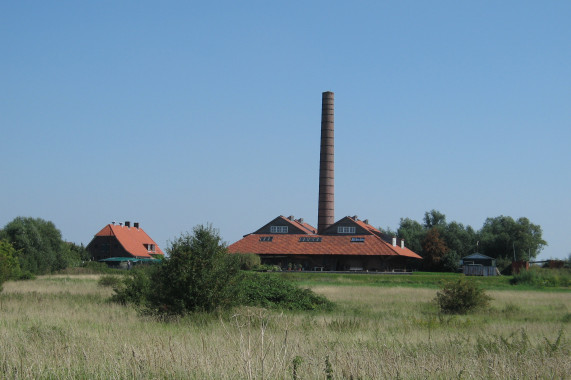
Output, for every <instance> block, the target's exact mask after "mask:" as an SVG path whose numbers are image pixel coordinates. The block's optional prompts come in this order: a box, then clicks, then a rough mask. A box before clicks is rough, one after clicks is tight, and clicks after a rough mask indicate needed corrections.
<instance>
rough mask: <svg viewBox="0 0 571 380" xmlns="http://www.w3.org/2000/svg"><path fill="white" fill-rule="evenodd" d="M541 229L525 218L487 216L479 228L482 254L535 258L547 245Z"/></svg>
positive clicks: (504, 257) (506, 258)
mask: <svg viewBox="0 0 571 380" xmlns="http://www.w3.org/2000/svg"><path fill="white" fill-rule="evenodd" d="M541 235H542V230H541V227H540V226H539V225H535V224H533V223H531V222H530V221H529V219H527V218H519V219H517V220H514V219H513V218H512V217H509V216H503V215H502V216H498V217H496V218H488V219H486V221H485V222H484V226H483V227H482V229H481V230H480V241H481V243H482V251H483V253H484V254H486V255H488V256H490V257H494V258H497V259H504V260H508V259H509V260H511V259H513V258H514V256H515V259H516V260H528V259H530V258H535V257H536V256H537V255H538V254H539V253H540V252H541V250H542V249H543V247H544V246H546V245H547V242H545V240H543V238H542V236H541Z"/></svg>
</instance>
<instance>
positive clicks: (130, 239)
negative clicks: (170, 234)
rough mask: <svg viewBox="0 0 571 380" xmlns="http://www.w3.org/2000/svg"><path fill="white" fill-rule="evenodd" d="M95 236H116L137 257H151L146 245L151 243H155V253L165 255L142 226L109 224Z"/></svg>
mask: <svg viewBox="0 0 571 380" xmlns="http://www.w3.org/2000/svg"><path fill="white" fill-rule="evenodd" d="M95 236H115V237H116V238H117V240H118V241H119V243H120V244H121V246H123V248H124V249H125V250H126V251H127V252H129V253H130V254H131V255H133V256H135V257H145V258H150V257H151V255H150V254H149V252H148V250H147V247H146V246H145V245H149V244H154V245H155V252H154V253H153V254H158V255H164V253H163V251H162V250H161V249H160V248H159V246H158V245H157V243H155V242H154V240H153V239H151V238H150V237H149V235H147V233H146V232H145V231H143V229H142V228H137V227H127V226H119V225H115V224H108V225H106V226H105V227H103V229H102V230H101V231H99V232H98V233H97V234H95Z"/></svg>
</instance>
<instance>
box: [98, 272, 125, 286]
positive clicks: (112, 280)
mask: <svg viewBox="0 0 571 380" xmlns="http://www.w3.org/2000/svg"><path fill="white" fill-rule="evenodd" d="M121 282H123V279H122V278H121V277H118V276H111V275H105V276H101V277H100V278H99V281H97V285H99V286H102V287H108V288H117V287H119V286H121Z"/></svg>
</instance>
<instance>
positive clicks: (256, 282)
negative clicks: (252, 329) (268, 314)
mask: <svg viewBox="0 0 571 380" xmlns="http://www.w3.org/2000/svg"><path fill="white" fill-rule="evenodd" d="M240 303H241V304H243V305H247V306H260V307H265V308H270V309H285V310H317V309H321V310H330V309H332V307H333V303H332V302H331V301H329V300H327V298H325V297H323V296H320V295H318V294H315V293H314V292H313V291H311V290H310V289H301V288H299V287H297V286H296V285H295V284H293V283H291V282H289V281H287V280H284V279H282V278H280V277H277V276H276V275H273V274H264V273H255V272H252V273H246V274H245V275H244V277H243V279H242V281H241V283H240Z"/></svg>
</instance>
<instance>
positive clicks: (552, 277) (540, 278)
mask: <svg viewBox="0 0 571 380" xmlns="http://www.w3.org/2000/svg"><path fill="white" fill-rule="evenodd" d="M510 283H511V284H512V285H530V286H537V287H569V286H571V270H570V269H568V268H561V269H548V268H537V267H532V268H530V269H528V270H522V271H520V272H519V273H517V274H515V275H514V276H513V277H512V279H511V280H510Z"/></svg>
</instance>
